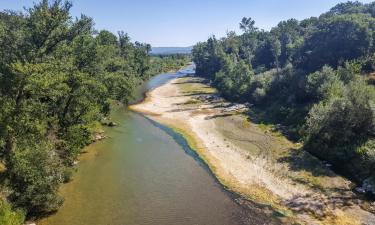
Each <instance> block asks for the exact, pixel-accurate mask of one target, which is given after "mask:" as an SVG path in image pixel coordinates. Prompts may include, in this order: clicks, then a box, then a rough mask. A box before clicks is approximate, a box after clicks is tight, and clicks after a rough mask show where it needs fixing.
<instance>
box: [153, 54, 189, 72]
mask: <svg viewBox="0 0 375 225" xmlns="http://www.w3.org/2000/svg"><path fill="white" fill-rule="evenodd" d="M191 60H192V59H191V55H190V54H171V55H152V57H151V64H152V65H153V66H152V68H151V71H152V74H159V73H163V72H170V71H175V70H178V69H179V68H181V67H183V66H186V65H187V63H189V62H191Z"/></svg>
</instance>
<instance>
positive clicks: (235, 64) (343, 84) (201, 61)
mask: <svg viewBox="0 0 375 225" xmlns="http://www.w3.org/2000/svg"><path fill="white" fill-rule="evenodd" d="M240 28H241V29H242V31H243V34H241V35H237V34H236V33H234V32H228V33H227V36H226V37H224V38H221V39H217V38H215V37H214V36H213V37H210V38H209V39H208V40H207V41H206V42H202V43H198V44H197V45H196V46H195V47H194V49H193V60H194V62H195V63H196V73H197V74H198V75H200V76H203V77H205V78H207V79H209V80H210V81H211V82H212V85H213V86H214V87H216V88H217V89H218V90H219V92H220V94H221V95H222V96H223V97H225V98H226V99H228V100H230V101H235V102H241V103H245V102H246V103H250V104H252V107H251V112H250V115H251V116H252V117H257V119H258V120H259V122H260V123H263V124H270V125H274V126H276V127H277V128H278V129H279V130H280V131H281V132H283V133H284V134H286V135H287V136H288V137H289V138H290V139H292V140H299V141H300V142H301V143H303V149H305V150H306V151H308V152H310V153H312V154H313V155H315V156H317V157H318V158H320V159H321V160H324V161H326V162H327V163H326V164H327V165H333V168H334V169H335V171H337V172H339V173H341V174H344V175H345V176H347V177H349V178H351V179H352V180H354V181H356V182H358V184H359V185H362V183H364V184H365V185H364V188H363V189H359V191H361V192H368V193H370V194H371V193H372V194H375V189H374V187H375V184H374V179H375V170H374V168H375V148H374V146H375V139H374V135H375V133H374V131H375V130H374V128H375V127H374V100H375V96H374V93H375V92H374V90H375V89H374V78H373V76H374V70H375V54H374V53H375V45H374V44H375V36H374V35H375V3H369V4H363V3H359V2H347V3H340V4H338V5H336V6H335V7H333V8H332V9H331V10H330V11H328V12H326V13H324V14H322V15H320V16H319V17H311V18H308V19H305V20H302V21H298V20H296V19H290V20H287V21H282V22H280V23H279V24H278V25H277V26H276V27H273V28H272V29H271V30H270V31H264V30H260V29H258V28H257V27H256V26H255V21H254V20H252V19H251V18H243V19H242V21H241V23H240ZM296 159H297V158H296Z"/></svg>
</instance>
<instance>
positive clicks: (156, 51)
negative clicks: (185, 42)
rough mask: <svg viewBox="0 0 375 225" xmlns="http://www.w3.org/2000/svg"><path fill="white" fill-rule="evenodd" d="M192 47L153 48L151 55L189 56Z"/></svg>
mask: <svg viewBox="0 0 375 225" xmlns="http://www.w3.org/2000/svg"><path fill="white" fill-rule="evenodd" d="M192 49H193V47H192V46H190V47H153V48H152V49H151V54H153V55H169V54H190V53H191V50H192Z"/></svg>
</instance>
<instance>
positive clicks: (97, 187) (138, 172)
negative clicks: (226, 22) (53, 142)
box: [38, 73, 248, 225]
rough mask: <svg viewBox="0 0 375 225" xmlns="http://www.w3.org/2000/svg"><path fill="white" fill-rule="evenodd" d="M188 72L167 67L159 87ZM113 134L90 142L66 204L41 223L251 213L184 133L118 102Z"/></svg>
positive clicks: (209, 219) (108, 224) (173, 224)
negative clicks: (160, 123)
mask: <svg viewBox="0 0 375 225" xmlns="http://www.w3.org/2000/svg"><path fill="white" fill-rule="evenodd" d="M181 75H183V73H173V74H160V75H157V76H155V77H153V78H152V79H151V80H150V81H149V82H147V83H146V84H145V85H143V87H142V88H140V91H139V93H138V95H140V93H142V92H143V91H144V90H145V89H152V88H155V87H157V86H159V85H161V84H163V83H165V82H166V81H168V80H170V79H172V78H174V77H177V76H181ZM111 117H112V119H113V120H114V121H115V122H116V123H118V124H119V125H118V126H116V127H114V128H106V134H107V135H108V136H109V137H110V138H108V139H106V140H104V141H101V142H98V143H95V144H92V145H90V146H89V147H87V148H86V151H87V153H85V154H82V156H81V158H80V162H79V164H78V170H77V172H76V173H75V174H74V176H73V181H72V182H70V183H68V184H65V185H63V187H62V188H61V194H62V196H63V197H64V198H65V203H64V205H63V206H62V208H61V209H60V210H59V211H58V212H57V213H56V214H54V215H52V216H50V217H48V218H46V219H43V220H42V221H39V222H38V224H40V225H211V224H212V225H237V224H244V223H245V220H248V219H245V218H246V217H247V216H246V215H247V213H246V211H245V210H244V209H243V207H242V206H240V205H239V204H237V203H236V202H235V201H234V198H233V196H232V194H231V193H229V192H227V191H225V190H224V189H223V188H222V187H221V186H220V184H219V183H218V182H217V181H216V180H215V178H214V177H213V176H212V175H211V173H210V172H209V170H208V169H207V167H206V166H205V165H204V163H203V162H202V161H200V160H199V159H198V158H197V157H196V155H195V153H194V152H193V151H192V150H190V149H189V148H188V147H187V145H186V143H185V141H184V140H183V138H181V137H180V136H179V135H177V134H175V133H173V132H172V131H171V130H169V129H168V128H166V127H163V126H161V125H159V124H157V123H155V122H153V121H150V120H148V119H147V118H145V117H144V116H142V115H140V114H137V113H133V112H130V111H128V110H127V109H125V108H122V107H119V108H117V109H115V110H114V112H113V113H112V116H111Z"/></svg>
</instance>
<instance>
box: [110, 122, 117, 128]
mask: <svg viewBox="0 0 375 225" xmlns="http://www.w3.org/2000/svg"><path fill="white" fill-rule="evenodd" d="M108 126H109V127H115V126H117V123H115V122H112V121H110V122H109V123H108Z"/></svg>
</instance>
